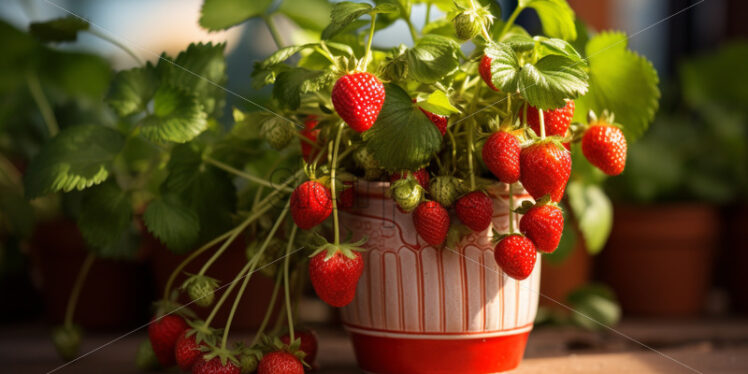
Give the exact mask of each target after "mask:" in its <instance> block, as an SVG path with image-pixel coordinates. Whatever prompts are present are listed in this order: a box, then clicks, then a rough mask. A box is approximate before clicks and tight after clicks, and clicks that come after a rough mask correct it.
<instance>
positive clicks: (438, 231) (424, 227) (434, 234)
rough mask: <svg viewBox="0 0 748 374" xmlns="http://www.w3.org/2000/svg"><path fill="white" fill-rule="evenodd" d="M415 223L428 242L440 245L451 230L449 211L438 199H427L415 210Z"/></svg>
mask: <svg viewBox="0 0 748 374" xmlns="http://www.w3.org/2000/svg"><path fill="white" fill-rule="evenodd" d="M413 225H415V227H416V231H417V232H418V234H419V235H421V237H422V238H423V240H425V241H426V243H429V244H431V245H434V246H436V245H440V244H442V243H444V240H445V239H446V238H447V232H448V231H449V213H448V212H447V210H446V209H444V207H443V206H441V204H439V203H437V202H436V201H426V202H424V203H421V205H419V206H418V208H416V210H414V211H413Z"/></svg>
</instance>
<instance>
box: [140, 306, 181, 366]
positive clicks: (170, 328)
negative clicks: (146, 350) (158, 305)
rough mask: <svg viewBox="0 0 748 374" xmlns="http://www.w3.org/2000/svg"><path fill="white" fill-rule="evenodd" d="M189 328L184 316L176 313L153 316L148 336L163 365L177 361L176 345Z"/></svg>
mask: <svg viewBox="0 0 748 374" xmlns="http://www.w3.org/2000/svg"><path fill="white" fill-rule="evenodd" d="M188 328H189V326H188V325H187V322H186V321H185V320H184V318H182V317H181V316H179V315H176V314H166V315H162V316H158V315H157V316H155V317H153V319H152V320H151V323H150V324H149V325H148V338H149V339H150V340H151V346H152V347H153V352H154V353H155V354H156V357H157V358H158V362H159V363H160V364H161V366H163V367H170V366H172V365H174V364H175V363H176V361H175V358H174V347H175V346H176V344H177V339H179V336H180V335H182V333H183V332H184V331H185V330H187V329H188Z"/></svg>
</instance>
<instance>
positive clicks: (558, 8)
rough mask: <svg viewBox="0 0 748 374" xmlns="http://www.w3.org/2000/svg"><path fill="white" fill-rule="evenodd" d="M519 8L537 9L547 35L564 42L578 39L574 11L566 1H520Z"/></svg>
mask: <svg viewBox="0 0 748 374" xmlns="http://www.w3.org/2000/svg"><path fill="white" fill-rule="evenodd" d="M519 7H522V8H525V7H529V8H533V9H535V11H536V12H537V13H538V17H539V18H540V22H541V23H542V25H543V33H544V34H545V35H548V36H550V37H552V38H561V39H564V40H574V39H576V38H577V29H576V26H575V25H574V11H573V10H572V9H571V7H570V6H569V4H568V3H567V2H566V0H520V1H519Z"/></svg>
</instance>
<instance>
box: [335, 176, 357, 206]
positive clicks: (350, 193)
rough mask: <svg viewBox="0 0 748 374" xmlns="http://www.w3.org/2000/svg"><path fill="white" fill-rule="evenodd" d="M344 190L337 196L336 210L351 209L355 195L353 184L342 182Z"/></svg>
mask: <svg viewBox="0 0 748 374" xmlns="http://www.w3.org/2000/svg"><path fill="white" fill-rule="evenodd" d="M343 184H344V185H345V186H346V188H345V189H344V190H343V191H341V192H340V194H338V208H340V209H351V208H353V202H354V199H355V197H356V194H355V192H354V190H353V182H343Z"/></svg>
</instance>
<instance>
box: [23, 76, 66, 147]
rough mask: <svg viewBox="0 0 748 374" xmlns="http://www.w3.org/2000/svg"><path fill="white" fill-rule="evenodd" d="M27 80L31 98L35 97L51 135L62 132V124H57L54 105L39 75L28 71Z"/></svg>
mask: <svg viewBox="0 0 748 374" xmlns="http://www.w3.org/2000/svg"><path fill="white" fill-rule="evenodd" d="M26 81H27V83H28V85H29V92H30V93H31V98H33V99H34V102H35V103H36V106H37V107H39V112H40V113H41V115H42V119H43V120H44V124H45V125H47V132H49V137H50V138H52V137H54V136H55V135H57V133H58V132H60V126H59V125H58V124H57V118H55V111H54V109H53V108H52V105H51V104H50V103H49V100H47V96H45V95H44V90H43V89H42V84H41V83H40V82H39V77H37V76H36V74H32V73H28V74H27V75H26Z"/></svg>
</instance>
